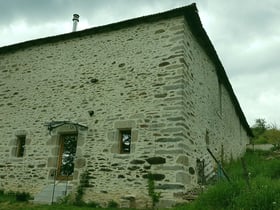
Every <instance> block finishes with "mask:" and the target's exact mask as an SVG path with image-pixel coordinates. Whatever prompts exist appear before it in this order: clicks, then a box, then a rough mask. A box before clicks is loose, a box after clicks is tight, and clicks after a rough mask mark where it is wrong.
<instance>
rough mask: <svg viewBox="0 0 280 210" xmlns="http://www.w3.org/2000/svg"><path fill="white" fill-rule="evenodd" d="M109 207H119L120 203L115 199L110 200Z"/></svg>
mask: <svg viewBox="0 0 280 210" xmlns="http://www.w3.org/2000/svg"><path fill="white" fill-rule="evenodd" d="M107 207H108V208H118V207H119V204H118V203H117V202H116V201H114V200H110V201H109V202H108V205H107Z"/></svg>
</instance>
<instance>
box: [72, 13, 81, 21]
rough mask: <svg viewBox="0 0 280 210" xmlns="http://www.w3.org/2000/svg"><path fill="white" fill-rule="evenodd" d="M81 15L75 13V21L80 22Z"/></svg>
mask: <svg viewBox="0 0 280 210" xmlns="http://www.w3.org/2000/svg"><path fill="white" fill-rule="evenodd" d="M79 17H80V15H78V14H73V19H72V20H73V21H78V22H79Z"/></svg>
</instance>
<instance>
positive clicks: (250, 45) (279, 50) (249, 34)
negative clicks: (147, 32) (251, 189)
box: [0, 0, 280, 126]
mask: <svg viewBox="0 0 280 210" xmlns="http://www.w3.org/2000/svg"><path fill="white" fill-rule="evenodd" d="M193 2H194V1H190V0H0V8H1V14H0V18H1V21H0V38H1V39H0V47H1V46H5V45H10V44H15V43H18V42H22V41H26V40H31V39H37V38H42V37H46V36H53V35H57V34H63V33H68V32H71V30H72V15H73V14H74V13H78V14H79V15H80V22H79V24H78V30H83V29H86V28H91V27H95V26H100V25H104V24H108V23H113V22H117V21H121V20H126V19H131V18H134V17H140V16H143V15H149V14H154V13H158V12H162V11H166V10H170V9H173V8H177V7H181V6H186V5H189V4H191V3H193ZM195 2H196V3H197V7H198V10H199V15H200V18H201V21H202V24H203V26H204V28H205V30H206V32H207V34H208V36H209V37H210V39H211V41H212V43H213V45H214V47H215V49H216V51H217V53H218V55H219V58H220V60H221V61H222V63H223V66H224V68H225V70H226V72H227V75H228V77H229V79H230V82H231V84H232V86H233V89H234V91H235V94H236V96H237V98H238V100H239V103H240V105H241V107H242V109H243V112H244V114H245V116H246V118H247V120H248V122H249V124H250V125H252V124H253V123H254V121H255V119H257V118H264V119H266V121H267V122H268V123H276V124H277V125H278V126H280V112H279V109H280V108H279V107H280V92H279V90H280V81H279V80H280V71H279V70H280V69H279V67H280V55H279V54H280V1H279V0H265V1H261V0H245V1H244V0H197V1H195Z"/></svg>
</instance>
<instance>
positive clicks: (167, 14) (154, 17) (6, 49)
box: [0, 3, 197, 54]
mask: <svg viewBox="0 0 280 210" xmlns="http://www.w3.org/2000/svg"><path fill="white" fill-rule="evenodd" d="M191 11H197V7H196V4H195V3H192V4H190V5H188V6H184V7H179V8H175V9H172V10H168V11H164V12H161V13H156V14H151V15H146V16H142V17H137V18H132V19H129V20H124V21H120V22H115V23H110V24H106V25H102V26H97V27H92V28H89V29H85V30H81V31H76V32H69V33H65V34H59V35H55V36H49V37H43V38H38V39H33V40H28V41H24V42H20V43H16V44H12V45H7V46H3V47H0V54H5V53H10V52H15V51H17V50H21V49H25V48H28V47H31V46H36V45H41V44H47V43H54V42H58V41H63V40H68V39H73V38H78V37H82V36H86V35H92V34H98V33H104V32H107V31H113V30H118V29H123V28H127V27H130V26H132V25H135V24H140V23H148V22H155V21H158V20H161V19H166V18H172V17H177V16H184V15H186V14H188V13H190V12H191Z"/></svg>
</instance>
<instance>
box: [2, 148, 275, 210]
mask: <svg viewBox="0 0 280 210" xmlns="http://www.w3.org/2000/svg"><path fill="white" fill-rule="evenodd" d="M244 160H245V163H246V167H247V171H248V173H249V174H250V176H249V186H248V184H247V182H246V180H245V178H244V171H243V168H242V164H241V161H234V162H232V163H230V164H228V165H226V166H225V170H226V172H227V174H228V175H229V177H230V179H231V183H229V182H227V181H226V180H224V181H223V180H222V181H219V182H218V183H216V184H214V185H211V186H208V187H207V190H206V191H205V192H204V193H203V194H201V195H200V196H199V198H198V199H197V200H195V201H194V202H192V203H190V204H185V205H182V206H178V207H174V208H173V209H172V210H280V179H279V178H280V153H279V151H278V153H277V151H275V152H260V151H255V152H253V151H248V152H247V153H246V155H245V157H244ZM10 209H13V210H54V209H59V210H90V209H100V208H93V207H89V206H73V205H67V204H60V205H58V204H57V205H52V206H49V205H33V204H30V203H27V202H17V201H16V199H15V196H13V195H12V194H4V193H3V192H1V191H0V210H10ZM103 209H104V208H103ZM106 209H107V210H109V209H110V208H106ZM111 209H114V208H111ZM127 210H128V209H127Z"/></svg>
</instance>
